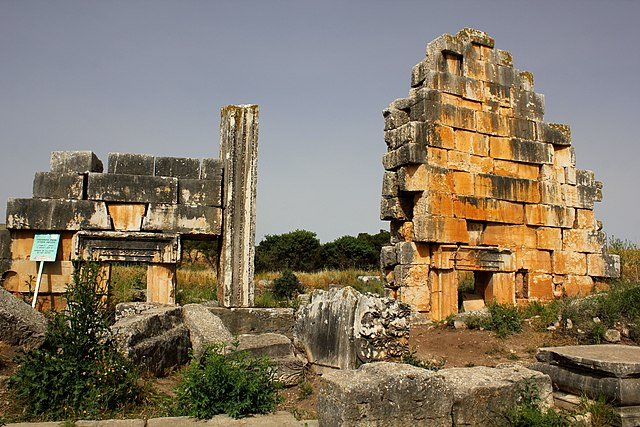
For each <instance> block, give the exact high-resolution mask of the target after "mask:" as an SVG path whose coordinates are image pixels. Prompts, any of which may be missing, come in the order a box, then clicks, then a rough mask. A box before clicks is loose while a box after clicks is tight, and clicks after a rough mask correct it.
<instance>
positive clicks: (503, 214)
mask: <svg viewBox="0 0 640 427" xmlns="http://www.w3.org/2000/svg"><path fill="white" fill-rule="evenodd" d="M449 199H450V197H449ZM453 212H454V215H455V216H456V217H457V218H463V219H471V220H474V221H490V222H500V223H506V224H523V223H524V207H523V205H522V204H520V203H514V202H509V201H506V200H496V199H487V198H480V197H465V196H458V197H456V198H455V200H453Z"/></svg>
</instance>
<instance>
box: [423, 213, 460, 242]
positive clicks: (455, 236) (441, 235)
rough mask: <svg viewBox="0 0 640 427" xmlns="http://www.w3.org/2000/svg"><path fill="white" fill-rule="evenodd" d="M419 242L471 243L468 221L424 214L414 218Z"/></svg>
mask: <svg viewBox="0 0 640 427" xmlns="http://www.w3.org/2000/svg"><path fill="white" fill-rule="evenodd" d="M413 234H414V238H415V240H416V241H417V242H440V243H469V232H468V231H467V222H466V221H465V220H463V219H459V218H448V217H442V216H435V215H423V216H420V217H417V218H414V219H413Z"/></svg>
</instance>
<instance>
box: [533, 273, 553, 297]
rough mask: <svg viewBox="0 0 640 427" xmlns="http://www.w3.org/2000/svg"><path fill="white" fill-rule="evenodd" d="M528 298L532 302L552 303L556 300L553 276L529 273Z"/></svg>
mask: <svg viewBox="0 0 640 427" xmlns="http://www.w3.org/2000/svg"><path fill="white" fill-rule="evenodd" d="M527 288H528V295H527V298H528V299H530V300H538V301H550V300H552V299H553V298H554V294H553V290H554V284H553V276H552V275H551V274H545V273H527Z"/></svg>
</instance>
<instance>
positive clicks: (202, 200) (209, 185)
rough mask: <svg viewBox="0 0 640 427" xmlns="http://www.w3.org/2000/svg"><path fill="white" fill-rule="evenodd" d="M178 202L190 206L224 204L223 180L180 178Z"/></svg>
mask: <svg viewBox="0 0 640 427" xmlns="http://www.w3.org/2000/svg"><path fill="white" fill-rule="evenodd" d="M178 203H180V204H183V205H189V206H218V207H220V206H222V182H221V181H213V180H208V179H181V178H180V179H178Z"/></svg>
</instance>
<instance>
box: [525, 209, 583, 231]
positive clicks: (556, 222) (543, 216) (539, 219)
mask: <svg viewBox="0 0 640 427" xmlns="http://www.w3.org/2000/svg"><path fill="white" fill-rule="evenodd" d="M575 217H576V210H575V209H573V208H568V207H563V206H553V205H525V218H526V222H527V224H528V225H543V226H547V227H562V228H570V227H573V222H574V220H575Z"/></svg>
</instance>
